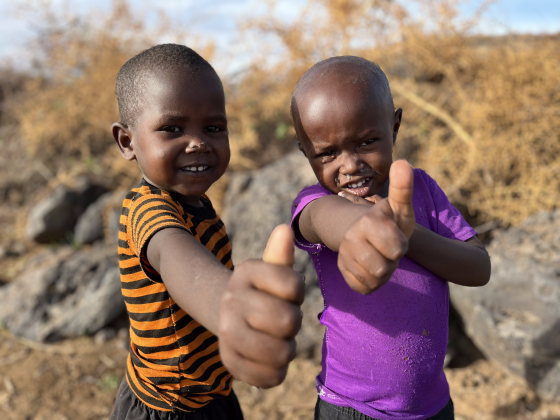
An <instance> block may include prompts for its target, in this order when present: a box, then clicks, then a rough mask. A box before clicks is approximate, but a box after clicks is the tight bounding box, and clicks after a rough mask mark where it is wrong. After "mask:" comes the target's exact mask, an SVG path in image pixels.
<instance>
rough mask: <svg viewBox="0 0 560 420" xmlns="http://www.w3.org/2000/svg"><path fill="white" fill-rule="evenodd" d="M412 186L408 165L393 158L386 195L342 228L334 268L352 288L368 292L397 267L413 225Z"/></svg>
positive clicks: (412, 178)
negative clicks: (342, 236)
mask: <svg viewBox="0 0 560 420" xmlns="http://www.w3.org/2000/svg"><path fill="white" fill-rule="evenodd" d="M413 190H414V173H413V171H412V168H411V166H410V165H409V164H408V162H406V161H404V160H398V161H396V162H394V163H393V165H392V166H391V170H390V172H389V196H388V197H387V198H386V199H378V200H376V203H375V205H373V206H372V208H371V209H370V210H369V211H368V212H367V213H366V214H365V215H364V216H362V217H360V218H359V219H358V220H357V221H356V222H355V223H354V224H353V225H352V226H350V228H349V229H348V230H347V231H346V234H345V235H344V239H343V240H342V243H341V244H340V248H339V254H338V268H339V269H340V271H341V273H342V275H343V276H344V279H345V280H346V282H347V283H348V285H349V286H350V287H351V288H352V289H353V290H355V291H357V292H359V293H362V294H364V295H367V294H370V293H372V292H374V291H375V290H377V289H379V288H380V287H381V286H383V285H384V284H385V283H387V282H388V281H389V279H390V278H391V276H392V274H393V272H394V271H395V270H396V269H397V267H398V265H399V260H400V259H401V258H402V257H403V256H404V255H405V254H406V252H407V250H408V239H409V238H410V237H411V236H412V233H413V232H414V228H415V225H416V219H415V217H414V208H413V207H412V193H413Z"/></svg>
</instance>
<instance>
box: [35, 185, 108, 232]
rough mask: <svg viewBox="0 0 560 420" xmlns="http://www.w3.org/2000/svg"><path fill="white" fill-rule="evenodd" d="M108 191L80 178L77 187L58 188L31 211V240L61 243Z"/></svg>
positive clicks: (61, 186)
mask: <svg viewBox="0 0 560 420" xmlns="http://www.w3.org/2000/svg"><path fill="white" fill-rule="evenodd" d="M106 191H107V190H106V188H105V187H103V186H101V185H98V184H94V183H92V182H90V181H89V180H88V179H86V178H82V179H80V180H79V181H78V182H77V185H76V187H75V188H69V187H67V186H64V185H60V186H58V187H57V188H56V189H55V190H54V191H53V192H52V194H50V195H49V196H48V197H47V198H45V199H44V200H42V201H41V202H39V203H38V204H37V205H36V206H35V207H33V208H32V209H31V211H30V212H29V216H28V218H27V225H26V236H27V238H28V239H30V240H33V241H36V242H39V243H51V242H54V241H58V240H59V239H61V238H63V237H64V236H65V235H66V234H67V233H68V232H70V231H72V229H73V228H74V225H75V224H76V221H77V220H78V217H79V216H80V215H81V214H82V213H83V212H84V211H85V209H86V208H87V207H88V206H89V205H90V204H91V203H93V202H94V201H96V200H97V199H98V198H99V197H100V196H101V195H102V194H103V193H105V192H106Z"/></svg>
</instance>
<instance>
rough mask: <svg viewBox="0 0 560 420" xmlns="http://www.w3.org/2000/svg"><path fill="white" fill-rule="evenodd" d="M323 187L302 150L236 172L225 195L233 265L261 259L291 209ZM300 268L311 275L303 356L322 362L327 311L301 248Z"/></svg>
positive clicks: (300, 344) (297, 258)
mask: <svg viewBox="0 0 560 420" xmlns="http://www.w3.org/2000/svg"><path fill="white" fill-rule="evenodd" d="M315 183H317V179H316V178H315V175H314V174H313V171H312V170H311V167H310V166H309V162H308V161H307V159H306V158H305V157H304V156H303V154H302V153H301V152H299V151H294V152H292V153H290V154H288V155H287V156H285V157H284V158H283V159H280V160H278V161H276V162H274V163H271V164H269V165H267V166H265V167H263V168H262V169H259V170H256V171H249V172H243V173H238V174H234V175H232V177H231V180H230V185H229V187H228V190H227V192H226V195H225V197H224V217H223V220H224V223H225V225H226V228H227V232H228V235H229V237H230V240H231V242H232V249H233V261H234V263H236V264H239V263H240V262H241V261H244V260H246V259H248V258H261V257H262V253H263V251H264V248H265V246H266V242H267V241H268V237H269V235H270V233H271V232H272V230H273V229H274V228H275V227H276V226H277V225H279V224H282V223H286V224H289V223H290V220H291V205H292V202H293V200H294V198H295V197H296V195H297V194H298V193H299V192H300V191H301V190H302V189H303V188H304V187H306V186H308V185H313V184H315ZM295 261H296V262H295V269H296V270H298V271H301V272H303V273H304V274H305V277H306V286H307V291H306V300H305V303H304V304H303V306H302V310H303V313H304V320H303V327H302V330H301V331H300V334H299V335H298V337H297V342H298V355H299V356H302V357H317V358H320V352H321V345H322V340H323V328H322V326H321V325H320V324H319V321H318V320H317V314H318V313H319V312H320V311H322V310H323V309H324V304H323V298H322V296H321V292H320V290H319V289H318V287H317V276H316V275H315V270H314V268H313V264H312V262H311V260H310V259H309V256H308V255H307V253H306V252H304V251H301V250H299V249H296V253H295Z"/></svg>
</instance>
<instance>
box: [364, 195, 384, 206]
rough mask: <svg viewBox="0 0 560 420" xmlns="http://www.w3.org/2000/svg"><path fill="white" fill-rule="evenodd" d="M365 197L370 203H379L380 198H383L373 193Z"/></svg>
mask: <svg viewBox="0 0 560 420" xmlns="http://www.w3.org/2000/svg"><path fill="white" fill-rule="evenodd" d="M365 199H366V200H367V201H369V202H370V203H373V204H376V203H379V202H380V201H381V200H383V197H381V196H380V195H377V194H375V195H372V196H371V197H366V198H365Z"/></svg>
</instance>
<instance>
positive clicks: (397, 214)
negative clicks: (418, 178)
mask: <svg viewBox="0 0 560 420" xmlns="http://www.w3.org/2000/svg"><path fill="white" fill-rule="evenodd" d="M413 192H414V172H413V171H412V167H411V166H410V164H409V163H408V162H407V161H406V160H397V161H396V162H394V163H393V164H392V165H391V170H390V171H389V196H388V200H389V205H390V206H391V209H392V210H393V215H394V220H395V222H396V223H397V226H398V227H399V229H400V230H401V231H402V232H403V233H404V234H405V236H406V237H407V238H410V236H411V235H412V232H413V231H414V226H415V223H416V219H415V217H414V208H413V207H412V194H413Z"/></svg>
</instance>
